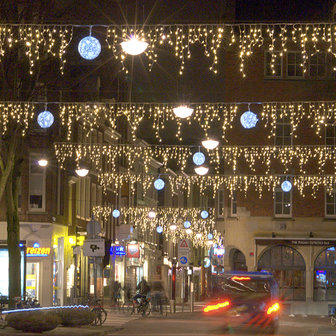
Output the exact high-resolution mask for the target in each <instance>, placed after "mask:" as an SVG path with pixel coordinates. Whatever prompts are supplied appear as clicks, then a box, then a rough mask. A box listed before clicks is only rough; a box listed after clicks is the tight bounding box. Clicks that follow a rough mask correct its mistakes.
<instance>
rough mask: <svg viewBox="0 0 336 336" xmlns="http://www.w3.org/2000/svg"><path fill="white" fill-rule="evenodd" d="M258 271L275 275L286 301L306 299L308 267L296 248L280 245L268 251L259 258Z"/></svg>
mask: <svg viewBox="0 0 336 336" xmlns="http://www.w3.org/2000/svg"><path fill="white" fill-rule="evenodd" d="M258 270H259V271H261V270H265V271H270V272H272V273H273V274H274V277H275V279H276V280H277V282H278V284H279V290H280V295H281V297H282V298H283V299H284V300H293V301H299V300H305V299H306V281H305V278H306V266H305V262H304V259H303V257H302V256H301V254H300V253H299V252H298V251H297V250H295V249H294V248H292V247H290V246H286V245H278V246H273V247H270V248H268V249H266V251H265V252H263V253H262V255H261V257H260V258H259V261H258Z"/></svg>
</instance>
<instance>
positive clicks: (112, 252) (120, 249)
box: [110, 246, 126, 256]
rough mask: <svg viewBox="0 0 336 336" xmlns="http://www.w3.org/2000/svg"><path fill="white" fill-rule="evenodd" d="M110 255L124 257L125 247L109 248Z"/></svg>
mask: <svg viewBox="0 0 336 336" xmlns="http://www.w3.org/2000/svg"><path fill="white" fill-rule="evenodd" d="M110 255H116V256H124V255H126V247H125V246H111V248H110Z"/></svg>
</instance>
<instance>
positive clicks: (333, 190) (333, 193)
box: [324, 183, 336, 218]
mask: <svg viewBox="0 0 336 336" xmlns="http://www.w3.org/2000/svg"><path fill="white" fill-rule="evenodd" d="M327 194H328V190H327V189H326V188H325V190H324V216H325V218H336V183H334V188H333V189H332V191H331V194H332V197H333V199H334V202H333V203H332V204H333V206H334V213H333V214H328V213H327V206H328V204H331V203H327Z"/></svg>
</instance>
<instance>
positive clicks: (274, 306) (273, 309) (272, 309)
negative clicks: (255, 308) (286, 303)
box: [267, 302, 280, 315]
mask: <svg viewBox="0 0 336 336" xmlns="http://www.w3.org/2000/svg"><path fill="white" fill-rule="evenodd" d="M279 310H280V305H279V303H278V302H275V303H273V304H272V306H270V307H268V309H267V315H271V314H273V313H276V312H278V311H279Z"/></svg>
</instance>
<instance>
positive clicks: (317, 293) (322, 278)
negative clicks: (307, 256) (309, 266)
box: [314, 247, 336, 301]
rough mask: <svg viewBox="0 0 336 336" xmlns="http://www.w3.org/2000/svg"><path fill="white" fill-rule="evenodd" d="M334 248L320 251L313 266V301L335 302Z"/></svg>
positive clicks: (335, 263)
mask: <svg viewBox="0 0 336 336" xmlns="http://www.w3.org/2000/svg"><path fill="white" fill-rule="evenodd" d="M335 265H336V252H335V247H329V248H327V249H326V250H324V251H322V252H321V253H320V255H319V256H318V257H317V258H316V260H315V264H314V300H315V301H335V300H336V270H335Z"/></svg>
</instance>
